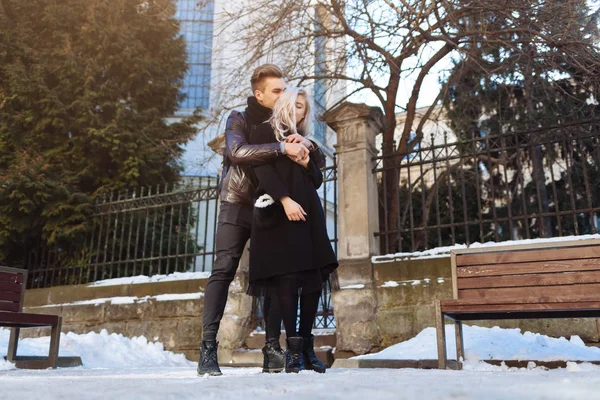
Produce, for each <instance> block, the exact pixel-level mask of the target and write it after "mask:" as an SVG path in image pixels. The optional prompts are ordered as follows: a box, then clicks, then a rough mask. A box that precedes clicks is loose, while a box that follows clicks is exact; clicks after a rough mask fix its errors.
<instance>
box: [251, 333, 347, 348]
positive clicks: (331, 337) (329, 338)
mask: <svg viewBox="0 0 600 400" xmlns="http://www.w3.org/2000/svg"><path fill="white" fill-rule="evenodd" d="M313 334H314V335H315V348H317V347H323V346H328V347H332V348H334V347H335V345H336V337H335V330H334V329H315V330H313ZM285 338H286V336H285V331H283V332H282V334H281V338H280V340H279V342H280V344H281V347H283V348H285ZM264 345H265V332H264V331H262V332H257V331H254V332H252V333H251V334H250V336H248V337H247V338H246V340H245V341H244V346H245V347H246V348H248V349H257V350H259V349H262V348H263V346H264Z"/></svg>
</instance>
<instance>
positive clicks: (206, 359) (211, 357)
mask: <svg viewBox="0 0 600 400" xmlns="http://www.w3.org/2000/svg"><path fill="white" fill-rule="evenodd" d="M204 355H205V356H208V357H203V358H202V365H206V364H208V363H209V362H213V363H216V362H218V356H217V352H216V351H211V352H209V351H208V350H207V351H206V352H205V353H204Z"/></svg>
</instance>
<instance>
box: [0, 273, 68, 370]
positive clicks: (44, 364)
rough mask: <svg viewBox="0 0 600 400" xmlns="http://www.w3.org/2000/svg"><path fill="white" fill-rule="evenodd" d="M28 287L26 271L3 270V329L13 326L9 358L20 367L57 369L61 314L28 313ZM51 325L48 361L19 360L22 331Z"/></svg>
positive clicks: (0, 295)
mask: <svg viewBox="0 0 600 400" xmlns="http://www.w3.org/2000/svg"><path fill="white" fill-rule="evenodd" d="M26 285H27V271H26V270H22V269H16V268H8V267H0V326H3V327H10V328H12V329H11V332H10V339H9V342H8V354H7V356H6V359H7V360H8V361H10V362H14V363H15V365H16V366H17V368H31V369H45V368H56V361H57V358H58V346H59V343H60V329H61V326H62V318H61V317H60V316H58V315H45V314H28V313H24V312H23V298H24V295H25V286H26ZM45 326H50V327H52V333H51V336H50V352H49V356H48V357H47V358H41V359H39V358H37V357H17V345H18V342H19V333H20V330H21V328H39V327H45Z"/></svg>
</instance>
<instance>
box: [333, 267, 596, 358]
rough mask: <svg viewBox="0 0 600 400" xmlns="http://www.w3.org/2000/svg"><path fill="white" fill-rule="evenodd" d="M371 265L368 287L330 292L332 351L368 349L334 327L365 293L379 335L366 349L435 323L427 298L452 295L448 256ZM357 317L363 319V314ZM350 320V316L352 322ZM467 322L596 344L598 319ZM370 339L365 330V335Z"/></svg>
mask: <svg viewBox="0 0 600 400" xmlns="http://www.w3.org/2000/svg"><path fill="white" fill-rule="evenodd" d="M372 267H373V274H374V282H373V284H372V287H373V288H372V289H370V288H369V287H368V286H365V287H364V288H361V289H358V288H354V287H355V286H348V288H347V289H344V288H343V287H342V289H341V290H340V291H339V292H338V293H336V295H335V296H334V300H336V301H335V302H334V310H335V312H336V319H337V322H338V348H337V351H338V352H346V353H354V354H357V353H364V352H365V349H366V347H368V346H365V337H366V336H362V337H361V335H354V334H348V333H347V332H346V333H345V335H346V336H345V338H344V340H340V338H339V335H340V333H341V332H345V331H347V330H344V329H341V330H340V329H339V326H343V325H345V318H346V314H349V313H350V311H349V310H352V312H355V307H356V303H357V301H358V300H359V299H362V298H364V297H367V298H369V297H371V295H370V294H369V293H371V292H374V293H375V300H376V304H374V306H373V307H374V309H375V310H374V312H371V314H370V317H369V318H370V320H371V321H373V322H374V323H375V326H376V327H377V337H379V338H380V342H379V343H378V345H377V343H376V344H375V345H373V346H372V347H373V348H372V350H370V351H371V352H373V351H377V350H378V349H380V348H384V347H388V346H390V345H393V344H395V343H398V342H401V341H404V340H407V339H410V338H412V337H414V336H415V335H417V334H418V333H419V332H420V331H421V330H423V329H424V328H427V327H435V314H434V307H433V301H434V300H436V299H448V298H452V278H451V276H452V273H451V267H450V258H449V257H443V258H432V259H422V260H409V261H395V262H389V263H381V264H373V265H372ZM365 294H368V295H367V296H365ZM359 313H360V309H359ZM363 314H364V315H363ZM361 315H363V317H365V316H366V315H367V313H361ZM355 320H356V318H355V316H353V321H355ZM447 323H451V322H450V321H447ZM469 324H473V325H479V326H487V327H492V326H499V327H502V328H520V329H521V330H522V331H523V332H524V331H531V332H535V333H541V334H545V335H549V336H552V337H561V336H564V337H569V336H571V335H578V336H580V337H581V338H582V339H583V341H584V342H586V343H590V344H594V343H598V342H600V319H595V318H570V319H538V320H499V321H473V322H469ZM346 325H347V324H346ZM365 326H367V324H366V322H365ZM352 332H360V329H357V327H356V326H355V327H354V329H352ZM374 337H375V336H374V335H372V334H371V338H374Z"/></svg>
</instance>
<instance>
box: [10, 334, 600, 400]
mask: <svg viewBox="0 0 600 400" xmlns="http://www.w3.org/2000/svg"><path fill="white" fill-rule="evenodd" d="M447 328H448V331H450V332H447V333H451V329H452V326H448V327H447ZM8 337H9V331H8V330H7V329H1V328H0V355H4V354H6V351H7V347H8ZM452 343H453V341H452V340H449V343H448V351H449V354H453V352H454V349H453V344H452ZM48 345H49V338H48V337H43V338H36V339H24V340H22V341H20V344H19V354H20V355H42V354H45V353H46V354H47V351H48ZM465 345H466V357H467V360H466V363H465V365H464V370H463V371H450V370H448V371H440V370H416V369H395V370H391V369H330V370H328V371H327V373H326V374H324V375H320V374H316V373H314V372H308V371H307V372H303V373H300V374H272V375H267V374H261V370H260V368H223V372H224V376H221V377H211V378H208V377H198V376H196V368H195V367H196V364H195V363H193V362H190V361H188V360H186V359H185V357H184V356H183V355H181V354H174V353H172V352H170V351H165V349H164V346H163V345H162V344H161V343H157V342H151V341H148V340H147V339H146V338H144V337H137V338H126V337H124V336H123V335H117V334H108V333H107V332H106V331H102V332H100V333H94V332H90V333H87V334H83V335H78V334H74V333H68V334H63V335H61V346H60V354H61V355H62V356H73V355H78V356H80V357H81V359H82V361H83V366H82V367H77V368H59V369H56V370H42V371H36V370H18V369H16V368H15V367H14V365H13V364H11V363H9V362H6V361H4V360H2V359H0V400H2V399H9V398H10V399H13V398H15V394H17V395H18V396H16V397H18V398H24V399H28V400H29V399H35V400H37V399H49V400H52V399H63V398H66V399H85V400H95V399H161V400H163V399H219V400H229V399H236V400H237V399H243V400H251V399H269V400H270V399H287V400H291V399H302V400H306V399H311V400H312V399H334V400H335V399H343V400H352V399H357V400H358V399H360V400H371V399H374V400H379V399H382V400H385V399H419V400H430V399H486V400H487V399H511V400H512V399H527V400H535V399H586V400H588V399H590V400H591V399H600V367H599V366H595V365H592V364H590V363H583V364H576V363H567V367H566V368H562V369H556V370H546V369H544V368H541V367H534V365H533V364H532V365H531V366H530V368H529V369H527V368H521V369H517V368H508V367H506V366H502V367H499V366H492V365H489V364H487V363H484V362H482V361H480V360H482V359H496V360H498V359H500V360H508V359H512V360H519V359H520V360H523V359H527V360H588V361H591V360H600V349H598V348H591V347H586V346H585V344H584V343H583V342H582V341H581V339H580V338H578V337H577V336H573V337H571V338H569V339H568V340H567V339H566V338H549V337H547V336H544V335H539V334H534V333H530V332H525V333H522V332H521V331H520V330H518V329H501V328H497V327H496V328H483V327H477V326H473V327H469V326H465ZM436 356H437V354H436V341H435V330H434V329H433V328H427V329H425V330H423V331H422V332H421V333H420V334H419V335H417V336H416V337H414V338H412V339H410V340H408V341H405V342H402V343H399V344H397V345H394V346H391V347H388V348H387V349H385V350H383V351H381V352H380V353H378V354H372V355H366V356H361V358H372V359H432V358H435V357H436Z"/></svg>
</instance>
